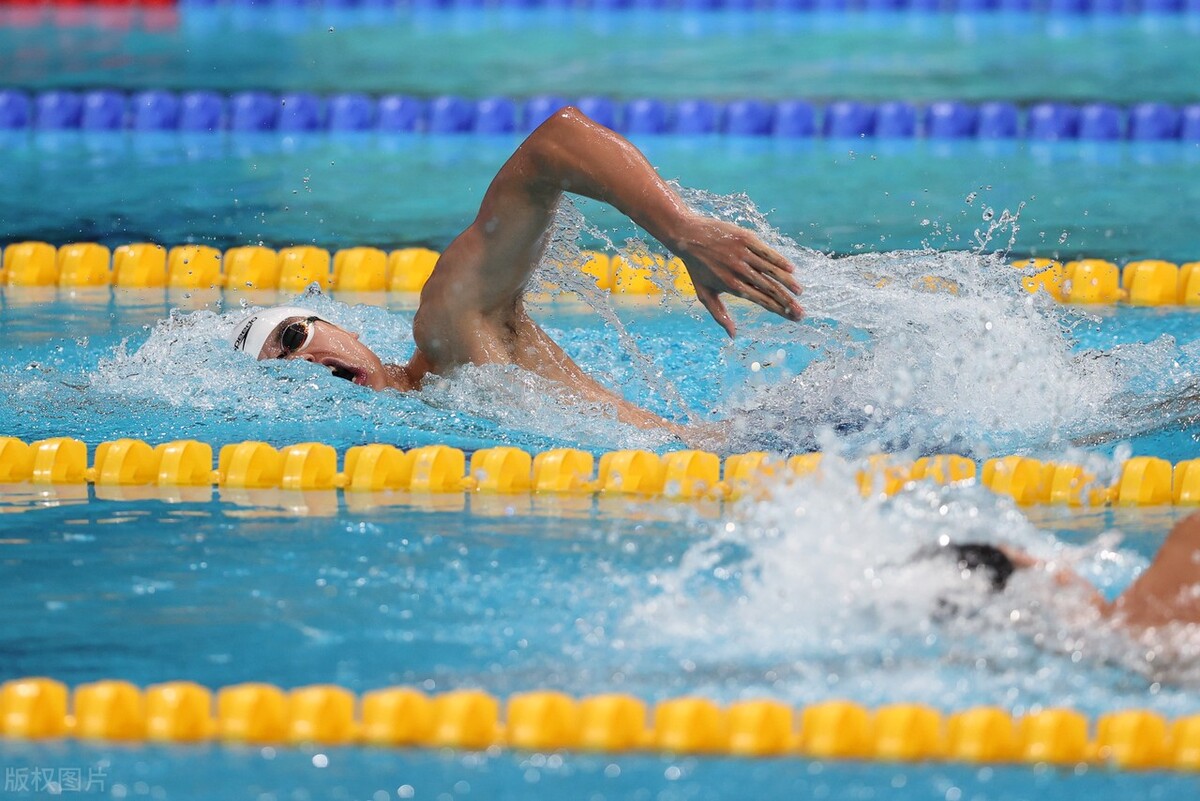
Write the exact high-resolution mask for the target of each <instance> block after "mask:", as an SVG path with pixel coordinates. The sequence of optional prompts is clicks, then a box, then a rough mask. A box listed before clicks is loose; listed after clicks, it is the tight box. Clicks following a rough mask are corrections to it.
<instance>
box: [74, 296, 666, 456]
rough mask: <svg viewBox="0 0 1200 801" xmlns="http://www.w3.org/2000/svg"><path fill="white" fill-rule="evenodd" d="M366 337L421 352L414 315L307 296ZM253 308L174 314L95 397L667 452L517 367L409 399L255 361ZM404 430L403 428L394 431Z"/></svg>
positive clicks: (387, 433) (384, 429)
mask: <svg viewBox="0 0 1200 801" xmlns="http://www.w3.org/2000/svg"><path fill="white" fill-rule="evenodd" d="M297 302H298V303H301V304H303V305H305V306H308V307H311V308H312V309H313V310H314V311H316V312H318V313H319V314H320V315H321V316H322V317H323V318H325V319H327V320H329V321H330V322H333V323H335V324H337V325H340V326H342V327H343V328H346V329H347V330H349V331H354V332H358V333H359V334H360V338H361V339H362V341H363V342H364V344H366V345H367V346H368V347H370V348H371V349H372V350H374V351H375V352H376V353H377V354H378V355H379V356H380V357H381V358H382V359H383V360H384V361H385V362H389V361H390V362H397V363H404V362H406V361H407V360H408V358H409V357H410V356H411V354H412V351H413V342H412V330H411V326H412V320H411V316H410V315H408V314H397V313H391V312H388V311H387V310H384V309H381V308H377V307H371V306H348V305H346V304H343V303H339V302H337V301H335V300H332V299H330V298H328V297H325V296H322V295H320V294H319V293H309V294H307V295H306V296H304V297H303V298H301V299H299V300H298V301H297ZM253 308H254V307H248V308H245V309H243V308H239V309H236V310H234V311H230V312H226V313H224V314H218V313H215V312H211V311H198V312H193V313H187V314H181V313H175V314H172V315H171V316H170V317H169V318H167V319H165V320H162V321H160V322H158V323H157V324H156V325H155V326H154V328H153V330H152V331H151V332H150V335H149V337H148V338H147V339H146V340H145V341H144V342H142V343H141V344H140V345H139V346H137V347H136V348H130V346H129V341H128V340H126V341H124V342H122V344H121V345H120V346H119V347H118V348H117V349H116V350H115V352H114V353H112V354H111V355H110V356H108V357H106V358H104V359H102V360H101V362H100V364H99V366H98V367H97V369H96V370H95V371H93V372H92V373H91V374H90V376H89V377H88V387H87V389H88V391H90V392H95V393H100V394H101V395H102V396H107V397H109V398H119V399H120V400H121V401H122V403H123V404H126V405H128V404H137V403H144V404H149V405H153V406H156V407H159V408H165V409H166V410H168V411H169V410H171V409H174V410H177V411H186V412H187V413H188V414H190V415H198V414H203V415H212V416H216V417H217V418H218V419H219V420H220V421H224V422H231V421H235V420H236V421H243V422H254V421H263V422H268V423H277V422H281V421H283V422H286V421H289V420H303V421H306V422H308V423H311V424H314V425H317V424H324V425H326V426H327V428H328V430H329V431H330V433H331V434H332V435H333V436H334V438H342V437H348V438H351V439H355V440H358V441H371V442H374V441H391V440H392V439H396V440H397V441H400V440H403V441H412V439H411V437H412V435H413V432H415V433H416V436H417V438H418V439H419V438H420V437H421V436H422V432H423V435H424V438H425V439H429V438H439V439H440V441H445V440H447V439H453V438H454V437H466V438H468V439H470V438H475V439H478V440H484V441H486V440H487V439H493V440H495V439H501V440H515V441H516V442H517V443H518V444H520V443H521V442H523V441H530V440H533V441H537V439H539V438H540V439H541V440H543V441H546V442H566V443H570V444H575V445H581V446H588V447H593V448H606V447H627V448H663V447H666V446H667V445H669V444H670V443H672V442H674V441H675V440H674V439H673V438H672V437H671V436H670V435H669V434H667V433H666V432H664V431H643V430H641V429H638V428H636V427H633V426H628V425H625V424H622V423H620V422H619V421H617V420H616V419H615V417H614V416H613V413H612V411H611V409H608V408H605V407H600V406H597V405H594V404H593V405H589V404H587V403H585V402H583V401H581V400H579V399H575V398H572V397H571V396H570V394H569V393H567V392H564V391H563V389H562V388H561V387H559V386H557V385H555V384H552V383H551V382H548V381H547V380H545V379H543V378H541V377H539V376H537V375H535V374H533V373H529V372H526V371H523V370H520V369H518V368H516V367H512V366H503V365H484V366H472V365H468V366H465V367H463V368H460V369H458V370H456V371H455V372H454V373H453V374H451V375H449V376H445V377H443V376H435V375H431V376H429V377H428V378H427V379H426V380H425V381H424V382H423V383H422V386H421V387H420V389H419V390H417V391H415V392H410V393H397V392H390V391H384V392H381V393H375V392H371V391H368V390H364V389H362V388H361V387H357V386H354V385H352V384H350V383H348V382H344V381H340V380H337V379H334V378H332V377H331V376H329V375H327V374H326V373H325V372H324V371H322V370H320V369H318V368H315V367H314V366H313V365H311V364H308V363H306V362H302V361H279V360H269V361H265V362H256V361H254V360H252V359H249V358H247V357H246V355H245V354H241V353H236V352H234V351H233V350H232V348H230V346H229V344H228V341H227V338H228V336H229V334H230V333H231V332H232V331H233V329H234V327H235V325H236V323H237V322H238V321H239V320H241V319H242V318H243V317H245V315H246V314H248V313H249V312H250V311H251V310H253ZM400 423H403V425H404V426H406V427H407V428H406V430H405V431H401V432H400V433H395V432H396V428H397V426H398V425H399V424H400Z"/></svg>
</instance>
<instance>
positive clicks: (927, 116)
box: [0, 0, 1200, 142]
mask: <svg viewBox="0 0 1200 801" xmlns="http://www.w3.org/2000/svg"><path fill="white" fill-rule="evenodd" d="M881 1H883V2H887V1H888V0H881ZM1071 1H1072V0H1064V2H1071ZM1076 1H1077V0H1076ZM1154 1H1157V2H1173V1H1178V0H1154ZM571 103H573V104H574V105H575V106H577V107H578V108H579V109H580V110H581V111H583V112H584V113H585V114H587V115H588V116H589V117H591V118H592V119H594V120H595V121H596V122H597V123H599V124H601V125H604V126H607V127H609V128H612V129H613V130H616V131H619V132H621V133H624V134H627V135H630V136H643V135H675V136H712V135H727V136H751V137H764V138H765V137H772V138H776V139H803V138H812V137H816V136H824V137H827V138H830V139H861V138H863V137H878V138H881V139H912V138H917V137H925V138H929V139H988V140H996V139H1016V138H1026V139H1029V140H1032V141H1059V140H1085V141H1092V142H1096V141H1119V140H1129V141H1137V142H1157V141H1169V140H1174V141H1184V142H1195V141H1198V140H1200V104H1196V103H1193V104H1189V105H1184V106H1175V105H1171V104H1167V103H1159V102H1142V103H1135V104H1133V105H1131V106H1128V107H1122V106H1116V105H1113V104H1110V103H1087V104H1083V105H1074V104H1070V103H1062V102H1040V103H1035V104H1032V105H1030V106H1028V107H1027V108H1021V107H1019V106H1017V105H1016V104H1014V103H1010V102H1003V101H993V102H984V103H964V102H961V101H957V100H947V101H939V102H933V103H929V104H927V105H915V104H913V103H909V102H906V101H902V100H890V101H884V102H880V103H866V102H861V101H858V100H835V101H833V102H829V103H825V104H819V103H814V102H811V101H808V100H805V99H802V98H786V99H780V100H765V99H759V98H740V99H735V100H730V101H713V100H706V99H703V98H690V99H683V100H660V99H656V98H636V99H632V100H619V99H616V98H610V97H601V96H589V97H581V98H575V99H574V100H573V101H572V100H570V99H568V98H564V97H558V96H553V95H539V96H535V97H530V98H525V99H518V98H510V97H500V96H492V97H484V98H479V99H472V98H466V97H460V96H456V95H441V96H438V97H433V98H420V97H414V96H411V95H396V94H391V95H383V96H380V97H373V96H369V95H365V94H361V93H340V94H333V95H328V96H323V95H317V94H313V93H310V92H285V93H283V94H277V93H274V92H266V91H258V90H247V91H241V92H236V93H234V94H231V95H228V96H226V95H222V94H218V93H216V92H211V91H204V90H196V91H188V92H183V93H176V92H172V91H167V90H162V89H148V90H144V91H140V92H136V93H133V94H129V93H126V92H124V91H122V90H119V89H92V90H90V91H86V92H75V91H69V90H59V89H54V90H46V91H42V92H38V93H37V94H33V95H31V94H29V93H27V92H24V91H22V90H20V89H3V88H0V130H30V129H32V130H33V131H35V132H39V133H40V132H43V131H63V130H83V131H90V132H105V131H109V132H111V131H121V130H131V131H134V132H138V133H144V132H162V131H182V132H185V133H190V134H196V133H200V134H204V133H214V132H218V131H229V132H230V133H233V134H235V135H241V134H259V133H263V132H271V131H277V132H280V133H284V134H287V135H288V136H296V135H315V134H321V133H325V132H333V133H346V132H349V133H364V132H370V131H376V132H380V133H384V134H397V133H399V134H408V133H416V134H424V133H429V134H435V135H470V134H475V135H482V136H495V135H520V134H523V133H527V132H529V131H532V130H533V129H534V128H536V127H537V126H538V125H540V124H541V123H542V122H543V121H544V120H546V119H547V118H548V117H550V116H551V115H552V114H554V113H555V112H557V111H558V110H559V109H561V108H563V107H564V106H567V105H568V104H571Z"/></svg>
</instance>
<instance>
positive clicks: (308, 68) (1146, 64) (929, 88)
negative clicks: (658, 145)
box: [0, 6, 1200, 103]
mask: <svg viewBox="0 0 1200 801" xmlns="http://www.w3.org/2000/svg"><path fill="white" fill-rule="evenodd" d="M13 13H14V14H16V13H18V12H13ZM19 13H21V15H22V16H21V19H23V20H27V22H25V23H23V24H19V25H18V24H12V21H11V18H10V22H9V24H8V25H3V24H2V20H3V18H0V53H8V54H10V57H9V58H6V59H4V60H3V61H0V85H8V86H18V87H25V88H36V89H40V88H49V87H61V88H80V87H122V88H130V89H145V88H164V89H192V88H211V89H219V90H226V91H230V90H235V89H269V90H284V89H292V90H301V91H310V92H335V91H336V92H348V91H361V92H372V93H385V92H408V93H413V94H418V95H436V94H443V93H461V94H464V95H466V96H469V97H479V96H483V95H488V94H501V95H514V96H517V97H527V96H530V95H536V94H557V95H564V96H568V97H569V96H573V95H580V94H599V95H612V96H617V97H639V96H648V97H660V98H682V97H708V98H738V97H764V98H782V97H808V98H828V97H854V98H860V99H861V98H867V99H871V98H879V99H907V100H941V99H947V98H955V99H962V100H997V99H1011V100H1017V101H1031V100H1045V99H1062V100H1073V101H1087V100H1108V101H1115V102H1129V103H1132V102H1138V101H1146V100H1160V101H1168V102H1173V103H1185V102H1192V101H1196V100H1198V99H1200V89H1198V88H1197V85H1196V82H1195V81H1194V80H1193V76H1194V75H1196V73H1197V70H1200V55H1197V53H1198V51H1197V48H1196V47H1195V41H1196V36H1197V34H1198V33H1200V15H1195V14H1186V15H1169V16H1161V17H1156V16H1109V15H1095V16H1091V15H1088V16H1077V17H1076V16H1063V17H1054V16H1051V17H1042V16H1037V15H1030V14H1016V15H1011V16H1010V15H1003V14H981V15H962V16H958V15H935V14H932V15H931V14H908V13H904V14H886V13H884V14H867V13H852V14H844V13H838V14H827V15H826V14H811V13H803V14H773V13H769V12H768V13H745V12H728V13H700V14H695V13H681V12H659V13H646V12H632V13H630V12H619V13H615V14H606V13H602V12H601V13H594V14H593V13H588V12H577V13H571V12H566V11H558V12H555V11H552V10H551V11H546V10H537V11H520V10H516V11H514V10H500V9H491V10H480V9H465V10H459V11H419V10H418V11H413V10H410V9H408V8H393V9H371V10H350V11H343V12H340V13H339V12H338V11H337V10H325V11H320V10H311V11H309V12H308V13H305V12H298V11H296V10H295V9H293V8H292V7H290V6H289V7H287V8H283V9H279V10H273V9H256V8H254V7H249V8H239V7H228V8H224V9H220V8H219V9H215V10H214V9H202V8H185V9H183V10H182V11H180V12H179V16H178V19H175V18H172V17H167V18H162V17H154V16H150V17H148V18H147V19H146V21H145V22H143V21H140V20H141V18H139V17H136V16H135V17H133V18H132V19H130V18H129V17H127V16H123V15H121V14H120V12H118V13H117V16H115V17H113V16H105V15H104V14H102V13H97V12H91V13H88V12H86V11H68V12H65V13H59V14H57V15H55V14H54V13H52V12H47V14H46V15H45V16H43V17H42V18H41V19H42V21H41V22H40V24H33V25H30V24H29V22H31V21H34V20H37V16H36V14H34V15H32V16H31V15H30V13H29V12H28V11H27V10H22V11H21V12H19ZM59 21H63V22H65V23H66V24H55V23H56V22H59ZM106 21H107V24H105V23H106ZM547 65H553V67H552V68H551V67H548V66H547Z"/></svg>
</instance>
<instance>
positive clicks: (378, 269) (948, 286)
mask: <svg viewBox="0 0 1200 801" xmlns="http://www.w3.org/2000/svg"><path fill="white" fill-rule="evenodd" d="M440 256H441V254H440V253H438V252H437V251H435V250H430V249H429V248H400V249H398V250H393V251H391V252H390V253H388V252H385V251H383V250H380V249H379V248H373V247H351V248H343V249H341V250H338V251H336V252H334V253H333V254H332V255H331V254H330V252H329V251H328V250H326V249H324V248H320V247H314V246H311V245H301V246H296V247H286V248H282V249H280V250H274V249H272V248H268V247H262V246H257V245H252V246H245V247H234V248H229V249H228V250H226V251H224V252H223V253H222V252H221V251H220V250H218V249H217V248H214V247H209V246H207V245H178V246H175V247H172V248H170V249H169V250H168V249H167V248H165V247H163V246H162V245H157V244H154V243H148V242H135V243H131V244H128V245H121V246H120V247H118V248H116V250H114V251H110V250H109V249H108V248H107V247H105V246H104V245H100V244H97V243H95V242H73V243H69V244H65V245H61V246H59V247H57V248H56V247H55V246H54V245H51V244H49V243H47V242H35V241H30V242H16V243H13V244H10V245H9V246H8V247H7V248H5V249H4V250H3V258H2V259H0V287H12V288H18V287H61V288H72V289H80V288H86V287H93V288H95V287H112V288H113V289H116V290H123V289H137V290H143V289H156V288H170V289H186V290H206V289H225V290H227V291H230V292H240V291H247V292H254V291H262V290H269V291H279V292H302V291H304V290H305V289H307V288H308V287H309V286H311V285H312V284H314V283H315V284H317V285H318V286H320V287H321V288H322V289H323V290H326V291H332V292H353V293H368V294H375V293H383V292H398V293H416V292H420V291H421V288H422V287H423V286H424V285H425V282H426V281H427V280H428V279H429V276H430V275H431V274H432V273H433V268H434V266H435V265H436V264H437V261H438V258H439V257H440ZM556 266H557V267H558V268H559V269H562V270H568V271H571V272H572V273H583V274H584V275H587V276H590V280H591V281H593V282H594V283H595V286H596V287H597V288H599V289H602V290H606V291H608V292H611V293H613V294H622V295H654V294H659V293H662V292H663V291H664V289H667V290H669V291H674V292H677V293H679V294H681V295H684V296H689V297H690V296H694V295H695V287H693V286H692V281H691V278H690V276H689V275H688V273H687V270H686V268H685V267H684V265H683V262H682V261H681V260H680V259H678V258H676V257H671V258H669V259H668V258H666V257H665V256H661V255H643V256H624V255H621V254H608V253H602V252H598V251H585V252H583V253H582V254H581V255H580V257H579V258H578V259H577V260H576V261H574V262H572V263H568V264H557V265H556ZM1012 266H1013V267H1014V268H1017V269H1020V270H1022V271H1023V272H1024V273H1025V275H1023V276H1022V278H1021V285H1022V286H1023V287H1024V288H1025V290H1026V291H1027V292H1029V293H1031V294H1036V293H1039V292H1040V293H1045V294H1046V295H1048V296H1049V297H1051V298H1053V299H1054V300H1056V301H1058V302H1060V303H1071V304H1082V305H1094V304H1114V303H1128V304H1130V305H1134V306H1178V305H1182V306H1200V269H1198V268H1200V261H1193V262H1186V263H1184V264H1176V263H1175V262H1171V261H1165V260H1161V259H1142V260H1137V261H1131V262H1129V263H1128V264H1126V265H1125V266H1124V268H1121V267H1118V266H1117V265H1116V264H1115V263H1113V262H1111V261H1105V260H1103V259H1079V260H1075V261H1068V262H1065V263H1064V262H1061V261H1056V260H1053V259H1044V258H1030V259H1019V260H1016V261H1014V262H1013V263H1012ZM892 280H893V279H891V278H890V277H887V276H878V277H876V278H875V285H876V286H880V287H882V286H885V285H887V284H889V283H891V281H892ZM547 288H548V289H550V290H554V291H557V290H560V289H561V287H560V286H558V285H556V284H552V285H551V286H549V287H547ZM912 289H914V290H918V291H923V292H946V293H950V294H957V293H958V291H959V286H958V284H957V283H956V282H955V281H954V280H952V279H950V278H947V277H945V276H938V275H927V276H923V277H921V278H920V279H918V280H917V281H916V282H915V283H914V284H913V285H912Z"/></svg>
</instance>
